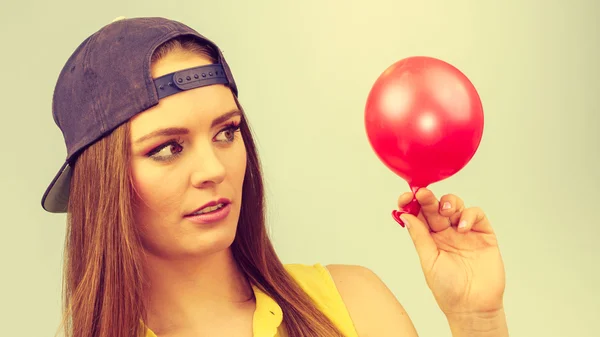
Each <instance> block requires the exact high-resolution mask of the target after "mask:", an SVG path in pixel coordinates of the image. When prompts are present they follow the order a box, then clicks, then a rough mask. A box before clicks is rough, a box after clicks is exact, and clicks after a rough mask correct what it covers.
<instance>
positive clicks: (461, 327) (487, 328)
mask: <svg viewBox="0 0 600 337" xmlns="http://www.w3.org/2000/svg"><path fill="white" fill-rule="evenodd" d="M447 319H448V323H449V324H450V331H452V337H508V325H507V323H506V315H505V314H504V309H502V310H499V311H496V312H493V313H486V314H477V315H471V314H469V315H454V316H447Z"/></svg>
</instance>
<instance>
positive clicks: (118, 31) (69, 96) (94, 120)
mask: <svg viewBox="0 0 600 337" xmlns="http://www.w3.org/2000/svg"><path fill="white" fill-rule="evenodd" d="M177 37H192V38H195V39H198V40H199V42H201V43H204V44H207V45H209V46H211V47H212V48H213V49H214V50H215V51H216V53H217V62H216V63H215V64H210V65H205V66H200V67H195V68H190V69H183V70H180V71H177V72H174V73H170V74H167V75H164V76H161V77H159V78H152V75H151V68H150V67H151V58H152V54H153V53H154V51H155V50H156V49H157V48H158V47H159V46H160V45H162V44H163V43H165V42H167V41H169V40H171V39H174V38H177ZM213 84H224V85H228V86H229V87H230V88H231V90H232V92H233V93H234V95H236V96H237V95H238V90H237V86H236V84H235V81H234V79H233V75H232V74H231V70H230V68H229V66H228V64H227V62H226V61H225V58H224V57H223V53H222V51H221V49H220V48H219V47H218V46H217V45H216V44H215V43H214V42H212V41H211V40H209V39H207V38H206V37H204V36H202V35H200V34H199V33H198V32H197V31H195V30H194V29H192V28H190V27H188V26H187V25H184V24H183V23H180V22H177V21H174V20H170V19H166V18H160V17H142V18H130V19H127V18H122V17H120V18H117V19H115V20H114V21H113V22H111V23H110V24H108V25H106V26H104V27H102V28H101V29H100V30H98V31H97V32H95V33H94V34H92V35H91V36H89V37H88V38H87V39H85V40H84V41H83V42H82V43H81V44H80V45H79V46H78V47H77V49H75V51H74V53H73V54H72V55H71V57H69V59H68V60H67V62H66V64H65V65H64V67H63V69H62V71H61V72H60V75H59V77H58V80H57V83H56V87H55V89H54V95H53V99H52V116H53V118H54V122H55V123H56V125H58V127H59V128H60V130H61V132H62V134H63V137H64V140H65V145H66V148H67V157H66V159H65V163H64V164H63V165H62V167H61V168H60V170H59V171H58V173H57V174H56V176H55V177H54V179H53V180H52V182H51V183H50V185H49V186H48V188H47V189H46V191H45V193H44V195H43V197H42V207H43V208H44V210H46V211H48V212H52V213H64V212H66V211H67V206H68V201H69V189H70V182H71V176H72V170H73V166H74V165H75V161H76V158H77V156H78V155H79V154H80V153H81V152H82V151H83V150H85V149H86V148H87V147H88V146H90V145H92V144H93V143H95V142H96V141H98V140H99V139H101V138H102V137H104V136H106V135H108V134H109V133H111V132H112V131H113V130H114V129H116V128H117V127H118V126H120V125H121V124H123V123H125V122H126V121H128V120H129V119H130V118H132V117H133V116H135V115H136V114H138V113H140V112H142V111H145V110H147V109H149V108H151V107H153V106H155V105H157V104H158V103H159V100H160V99H162V98H164V97H168V96H170V95H174V94H177V93H179V92H182V91H186V90H190V89H194V88H199V87H203V86H208V85H213Z"/></svg>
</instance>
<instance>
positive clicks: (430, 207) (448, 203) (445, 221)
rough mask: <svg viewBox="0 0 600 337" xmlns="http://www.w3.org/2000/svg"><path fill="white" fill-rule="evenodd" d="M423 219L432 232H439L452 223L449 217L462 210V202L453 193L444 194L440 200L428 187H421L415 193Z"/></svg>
mask: <svg viewBox="0 0 600 337" xmlns="http://www.w3.org/2000/svg"><path fill="white" fill-rule="evenodd" d="M416 198H417V200H418V201H419V204H421V212H422V213H423V217H424V218H425V221H427V223H428V224H429V227H430V228H431V230H432V231H434V232H441V231H443V230H445V229H447V228H449V227H450V226H451V225H452V222H451V219H450V217H451V216H452V215H453V214H454V213H456V212H457V211H459V210H462V207H463V205H464V204H463V202H462V200H461V199H460V198H459V197H457V196H455V195H451V194H449V195H445V196H444V197H442V199H441V200H440V201H438V200H437V198H436V197H435V195H434V194H433V192H431V191H430V190H429V189H426V188H421V189H419V190H418V191H417V195H416Z"/></svg>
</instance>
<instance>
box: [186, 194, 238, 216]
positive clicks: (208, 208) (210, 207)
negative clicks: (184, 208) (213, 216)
mask: <svg viewBox="0 0 600 337" xmlns="http://www.w3.org/2000/svg"><path fill="white" fill-rule="evenodd" d="M230 203H231V201H230V200H229V199H226V198H221V199H218V200H213V201H211V202H209V203H206V204H204V205H202V206H200V207H198V208H196V209H195V210H194V211H192V212H191V213H189V214H187V215H186V217H190V216H197V215H202V214H209V213H212V212H215V211H217V210H219V209H221V208H223V207H226V206H227V205H229V204H230Z"/></svg>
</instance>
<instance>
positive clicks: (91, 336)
mask: <svg viewBox="0 0 600 337" xmlns="http://www.w3.org/2000/svg"><path fill="white" fill-rule="evenodd" d="M175 49H182V50H186V51H189V52H192V53H199V54H202V55H204V56H208V57H209V58H211V59H212V60H213V62H214V61H215V52H214V50H212V49H211V48H210V47H209V46H207V45H205V44H202V43H200V42H199V41H196V40H193V39H192V38H178V39H175V40H170V41H168V42H167V43H166V44H164V45H162V46H161V47H160V48H158V49H157V51H156V52H155V54H154V55H153V58H152V62H156V61H157V60H159V59H161V58H162V57H164V56H165V55H167V54H168V53H170V52H171V51H173V50H175ZM236 100H237V99H236ZM238 105H239V102H238ZM240 109H241V106H240ZM241 134H242V137H243V139H244V143H245V147H246V151H247V158H248V159H247V168H246V174H245V178H244V184H243V190H242V200H243V204H242V206H241V211H240V219H239V222H238V230H237V234H236V237H235V240H234V242H233V245H232V251H233V255H234V257H235V259H236V261H237V263H238V264H239V266H240V267H241V269H242V271H243V272H244V273H245V275H246V276H247V278H248V280H249V281H250V282H251V283H252V284H254V285H255V286H257V287H258V288H260V289H261V290H262V291H264V292H265V293H266V294H267V295H269V296H271V297H272V298H273V299H274V300H275V301H276V302H277V303H278V304H279V305H280V306H281V309H282V311H283V324H284V327H285V330H286V332H287V333H288V335H289V336H290V337H308V336H318V337H340V336H343V335H342V333H341V332H340V331H339V330H338V329H337V328H336V326H335V325H334V324H333V323H332V322H331V321H330V320H329V319H328V318H327V317H326V316H325V315H324V314H323V313H322V312H321V311H319V310H318V308H317V307H316V306H315V304H314V303H313V302H312V300H311V299H310V297H309V296H308V295H307V294H306V293H305V292H304V291H303V290H302V289H301V288H300V287H299V286H298V285H297V284H296V282H295V281H294V280H293V278H292V277H291V276H290V275H289V274H288V273H287V272H286V270H285V268H284V266H283V264H282V263H281V261H280V260H279V258H278V257H277V254H276V253H275V250H274V248H273V246H272V244H271V241H270V239H269V237H268V234H267V231H266V227H265V201H264V189H263V180H262V175H261V166H260V162H259V158H258V154H257V152H256V148H255V145H254V140H253V137H252V132H251V130H250V127H249V125H248V122H247V119H246V116H245V115H244V116H243V118H242V123H241ZM129 146H130V143H129V124H128V123H125V124H123V125H122V126H120V127H119V128H117V129H116V130H115V131H113V132H112V133H111V134H109V135H107V136H106V137H104V138H102V139H101V140H99V141H98V142H96V143H95V144H93V145H91V146H90V147H89V148H87V149H86V150H85V151H84V152H83V153H82V154H81V155H80V156H79V158H78V159H77V163H76V165H75V166H74V169H73V177H72V182H71V195H70V198H69V207H68V216H67V227H68V228H67V237H66V242H65V251H66V254H65V263H64V268H65V269H64V288H63V295H64V305H63V306H64V308H63V309H64V321H63V324H64V332H65V335H66V336H67V337H115V336H136V337H139V336H143V335H144V333H145V328H144V326H143V324H141V322H143V321H144V319H145V317H146V308H145V307H144V301H143V298H144V294H143V292H142V290H143V288H144V287H143V285H144V282H145V280H144V275H143V272H142V270H143V268H142V259H141V254H142V248H141V243H140V240H139V235H138V232H137V230H136V228H137V227H136V226H135V222H134V217H133V203H132V197H133V196H134V191H133V187H132V184H131V174H130V170H129V161H130V154H129V151H130V150H129Z"/></svg>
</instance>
